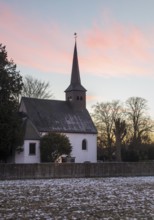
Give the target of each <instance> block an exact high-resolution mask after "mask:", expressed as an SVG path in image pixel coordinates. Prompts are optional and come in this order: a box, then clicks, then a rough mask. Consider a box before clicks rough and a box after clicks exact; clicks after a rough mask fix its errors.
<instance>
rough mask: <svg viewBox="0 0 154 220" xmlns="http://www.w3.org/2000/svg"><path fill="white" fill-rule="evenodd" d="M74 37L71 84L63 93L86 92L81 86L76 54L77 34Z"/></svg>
mask: <svg viewBox="0 0 154 220" xmlns="http://www.w3.org/2000/svg"><path fill="white" fill-rule="evenodd" d="M74 35H75V46H74V54H73V63H72V73H71V83H70V85H69V87H68V88H67V89H66V90H65V92H66V91H72V90H78V91H86V89H85V88H84V87H83V86H82V85H81V80H80V71H79V64H78V54H77V42H76V38H77V34H76V33H75V34H74Z"/></svg>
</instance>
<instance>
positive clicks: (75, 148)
mask: <svg viewBox="0 0 154 220" xmlns="http://www.w3.org/2000/svg"><path fill="white" fill-rule="evenodd" d="M66 136H67V137H68V138H69V140H70V143H71V145H72V152H71V156H72V157H75V163H83V162H86V161H89V162H92V163H96V162H97V146H96V144H97V141H96V134H71V133H67V134H66ZM84 139H85V140H86V142H87V149H86V150H82V141H83V140H84Z"/></svg>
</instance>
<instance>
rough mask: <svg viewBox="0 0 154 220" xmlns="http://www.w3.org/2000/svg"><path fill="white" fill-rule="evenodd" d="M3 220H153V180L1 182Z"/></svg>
mask: <svg viewBox="0 0 154 220" xmlns="http://www.w3.org/2000/svg"><path fill="white" fill-rule="evenodd" d="M0 219H10V220H15V219H27V220H28V219H40V220H43V219H46V220H47V219H48V220H49V219H55V220H60V219H61V220H66V219H70V220H71V219H72V220H73V219H78V220H79V219H80V220H86V219H88V220H93V219H106V220H111V219H117V220H120V219H122V220H125V219H128V220H129V219H131V220H135V219H139V220H141V219H147V220H150V219H151V220H153V219H154V177H134V178H99V179H51V180H17V181H0Z"/></svg>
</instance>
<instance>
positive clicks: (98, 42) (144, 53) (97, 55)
mask: <svg viewBox="0 0 154 220" xmlns="http://www.w3.org/2000/svg"><path fill="white" fill-rule="evenodd" d="M0 7H1V15H0V16H1V18H0V41H1V43H3V44H4V45H6V46H7V47H6V49H7V51H8V55H9V57H11V58H13V59H14V61H15V63H17V65H19V66H21V67H28V68H34V69H36V70H38V71H41V72H49V73H50V72H52V73H69V74H70V72H71V65H72V63H71V62H72V52H73V48H72V46H73V40H72V43H70V42H69V41H68V39H70V35H69V34H70V32H71V31H70V30H69V27H66V26H64V25H62V24H59V23H58V21H57V22H56V21H52V22H44V21H41V20H40V19H39V18H38V17H35V19H32V18H29V17H28V16H25V15H23V14H22V13H21V12H17V11H16V10H15V9H14V8H13V7H10V6H9V5H8V4H6V3H0ZM80 36H81V37H80V39H79V46H78V50H79V64H80V69H81V71H82V73H86V74H87V73H88V74H93V75H99V76H105V77H110V76H114V77H125V76H130V75H136V76H140V75H149V76H151V75H153V69H154V64H153V63H154V54H153V47H154V31H153V30H152V29H149V31H144V30H143V29H141V28H139V27H137V26H134V25H131V24H129V25H127V26H126V25H125V24H123V23H120V22H117V21H116V19H115V18H112V15H111V12H109V11H107V10H106V11H105V12H103V13H102V17H101V18H100V19H99V20H98V21H97V20H96V21H95V22H94V23H93V24H92V26H91V28H89V29H88V28H87V29H85V30H84V31H83V30H81V32H80Z"/></svg>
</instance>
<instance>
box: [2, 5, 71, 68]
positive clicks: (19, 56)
mask: <svg viewBox="0 0 154 220" xmlns="http://www.w3.org/2000/svg"><path fill="white" fill-rule="evenodd" d="M0 4H1V5H0V7H1V12H2V13H1V19H0V35H1V43H2V44H4V45H6V46H7V47H6V49H7V51H8V55H9V57H11V58H13V59H14V60H15V63H17V64H18V65H21V66H23V67H24V66H25V67H30V68H35V69H38V70H40V71H46V72H51V71H52V72H65V68H64V67H65V66H66V63H67V62H69V60H70V59H71V58H72V56H71V55H70V54H69V53H68V50H67V49H66V48H65V47H66V46H64V45H66V44H63V43H62V42H63V41H62V39H61V38H62V33H61V32H62V30H61V29H59V26H58V25H56V24H54V23H48V24H45V23H42V22H41V21H38V20H37V19H36V20H31V19H30V18H28V17H24V16H22V15H21V14H20V13H17V12H16V11H15V10H13V9H12V8H10V6H9V5H7V4H2V3H0ZM63 39H65V36H63Z"/></svg>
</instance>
